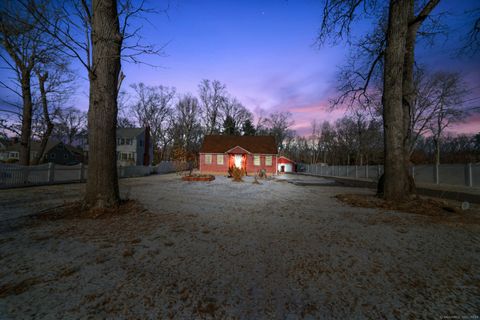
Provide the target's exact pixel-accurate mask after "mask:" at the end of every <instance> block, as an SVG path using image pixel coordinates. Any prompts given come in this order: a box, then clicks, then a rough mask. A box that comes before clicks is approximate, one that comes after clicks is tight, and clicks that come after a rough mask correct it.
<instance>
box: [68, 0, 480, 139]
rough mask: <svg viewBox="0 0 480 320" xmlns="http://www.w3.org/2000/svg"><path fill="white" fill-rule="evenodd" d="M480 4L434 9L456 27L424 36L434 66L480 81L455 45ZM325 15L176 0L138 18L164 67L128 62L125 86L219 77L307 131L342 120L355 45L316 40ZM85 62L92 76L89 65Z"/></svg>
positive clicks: (318, 4) (450, 2) (286, 6)
mask: <svg viewBox="0 0 480 320" xmlns="http://www.w3.org/2000/svg"><path fill="white" fill-rule="evenodd" d="M165 3H167V2H166V1H153V0H150V2H147V6H150V7H153V8H156V9H158V10H161V9H164V8H165ZM479 5H480V4H479V2H478V1H476V0H463V1H455V0H442V2H441V5H440V6H439V7H438V8H437V9H436V10H435V12H434V13H437V14H438V13H440V12H449V15H448V16H446V17H445V18H444V19H443V21H444V22H445V23H446V24H447V25H448V26H449V28H450V34H449V36H448V37H439V38H438V39H437V41H436V43H435V45H434V46H433V47H426V46H425V45H423V44H421V45H420V46H419V47H418V50H417V53H418V60H419V61H420V62H422V63H426V64H428V65H429V66H430V67H431V68H432V69H438V70H450V71H460V72H462V74H463V75H464V76H465V79H466V80H467V81H468V82H469V83H470V84H480V59H479V55H478V54H477V55H476V56H474V57H461V58H459V57H455V56H453V51H452V50H453V49H455V48H457V47H458V46H459V45H460V40H459V39H460V36H461V35H462V34H465V32H466V27H467V26H468V27H469V26H470V24H469V21H467V20H466V18H465V15H464V14H463V13H464V11H465V10H466V9H468V8H473V7H475V6H477V7H478V6H479ZM321 19H322V1H319V0H289V1H286V0H257V1H252V0H205V1H198V0H170V2H169V8H168V11H167V14H163V13H160V14H156V15H150V16H149V17H148V22H146V21H144V20H140V21H137V22H139V23H141V24H143V29H142V31H141V34H142V36H143V38H144V41H145V42H146V43H150V44H154V45H156V46H157V47H162V46H165V50H164V51H165V56H163V57H158V56H147V57H144V60H145V62H147V63H148V64H152V65H156V66H158V67H156V68H153V67H150V66H148V65H145V64H137V65H135V64H126V63H124V64H123V71H124V73H125V74H126V79H125V80H124V83H123V88H128V86H129V85H130V84H132V83H136V82H144V83H146V84H148V85H166V86H174V87H176V88H177V91H178V92H179V93H187V92H190V93H193V94H196V93H197V86H198V84H199V82H200V81H201V80H202V79H211V80H213V79H216V80H219V81H221V82H223V83H225V84H226V85H227V89H228V91H229V92H230V93H231V94H232V95H233V96H236V97H237V98H238V99H239V100H240V101H241V102H242V103H243V104H244V105H245V106H246V107H247V108H249V109H250V110H251V111H252V112H254V113H255V112H258V111H259V110H260V109H262V110H264V111H265V112H267V113H268V112H271V111H277V110H279V111H286V110H288V111H290V112H292V114H293V117H294V120H295V127H294V128H295V129H296V130H297V131H298V133H300V134H306V133H308V130H309V126H310V122H311V120H313V119H317V120H319V121H323V120H330V121H334V120H335V119H337V118H338V117H340V116H342V115H343V111H342V110H333V111H331V110H330V109H329V108H328V99H329V98H332V97H334V96H335V94H336V93H335V85H336V73H337V71H338V67H339V66H341V65H342V64H343V63H344V62H345V58H346V57H347V54H348V48H347V47H346V45H345V44H339V45H336V46H323V47H322V48H318V47H317V46H315V38H316V35H317V32H318V30H319V26H320V23H321ZM369 28H370V24H369V22H368V21H367V22H363V23H359V24H357V25H356V27H355V32H356V34H357V35H359V34H362V33H363V32H364V31H366V30H368V29H369ZM76 65H77V64H75V63H74V66H76ZM77 68H78V73H79V75H82V76H83V77H85V76H86V74H85V71H84V70H83V69H81V67H77ZM78 85H79V90H78V94H77V96H76V98H75V99H74V101H73V104H74V105H76V106H77V107H79V108H81V109H83V110H87V108H88V98H87V93H88V83H87V82H86V81H82V80H79V83H78ZM476 96H477V97H478V96H480V91H478V90H477V92H476ZM477 102H478V101H477ZM471 120H472V121H474V122H472V121H470V124H469V123H465V124H461V125H460V126H457V127H454V128H453V129H454V130H455V131H457V132H463V131H472V130H475V127H472V123H476V124H478V127H480V118H479V117H472V118H471ZM477 120H478V122H476V121H477ZM476 130H477V131H478V128H477V129H476Z"/></svg>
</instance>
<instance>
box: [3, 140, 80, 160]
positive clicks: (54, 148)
mask: <svg viewBox="0 0 480 320" xmlns="http://www.w3.org/2000/svg"><path fill="white" fill-rule="evenodd" d="M39 152H40V142H38V141H32V142H31V143H30V161H32V160H33V159H34V158H35V157H36V156H37V155H38V153H39ZM5 153H6V154H7V156H6V159H5V161H18V160H19V158H20V143H19V142H17V143H14V144H12V145H11V146H9V147H7V148H6V150H5ZM82 160H83V156H82V150H80V149H77V148H75V147H72V146H69V145H66V144H64V143H63V142H60V141H55V140H52V139H50V140H49V141H48V142H47V146H46V147H45V152H44V156H43V158H42V159H41V160H40V163H47V162H53V163H56V164H62V165H75V164H78V163H80V162H82Z"/></svg>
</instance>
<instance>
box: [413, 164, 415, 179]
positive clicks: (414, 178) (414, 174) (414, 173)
mask: <svg viewBox="0 0 480 320" xmlns="http://www.w3.org/2000/svg"><path fill="white" fill-rule="evenodd" d="M412 179H413V180H415V166H412Z"/></svg>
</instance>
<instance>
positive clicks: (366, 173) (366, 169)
mask: <svg viewBox="0 0 480 320" xmlns="http://www.w3.org/2000/svg"><path fill="white" fill-rule="evenodd" d="M365 178H366V179H368V163H367V164H366V165H365Z"/></svg>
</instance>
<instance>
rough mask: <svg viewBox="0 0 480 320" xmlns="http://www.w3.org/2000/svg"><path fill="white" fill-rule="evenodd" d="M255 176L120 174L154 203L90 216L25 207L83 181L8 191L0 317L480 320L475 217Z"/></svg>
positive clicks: (3, 209) (309, 181)
mask: <svg viewBox="0 0 480 320" xmlns="http://www.w3.org/2000/svg"><path fill="white" fill-rule="evenodd" d="M252 181H253V179H252V178H251V177H247V178H246V179H245V182H243V183H234V182H232V181H230V179H227V178H224V177H217V179H216V180H214V181H212V182H208V183H206V182H184V181H181V180H180V178H179V176H177V175H175V174H169V175H156V176H150V177H144V178H134V179H125V180H122V181H121V192H122V195H123V196H124V197H129V198H132V199H136V200H138V201H139V202H140V203H141V204H142V205H143V206H144V207H145V208H146V209H147V210H148V211H137V212H134V213H131V214H124V215H118V216H114V217H109V218H104V219H96V220H92V219H61V220H38V219H34V218H33V217H32V216H30V215H32V214H34V213H35V212H38V211H40V210H43V209H46V208H49V207H52V206H57V205H60V204H62V203H63V202H64V201H72V200H75V199H79V198H80V197H81V195H82V193H83V190H84V185H83V184H72V185H61V186H45V187H37V188H28V189H15V190H2V191H0V223H1V224H2V227H1V228H0V318H2V319H3V318H5V319H28V318H46V319H74V318H75V319H76V318H88V317H91V318H115V319H127V318H128V319H130V318H149V319H157V318H158V319H163V318H174V319H193V318H216V319H220V318H240V319H272V318H274V319H298V318H305V319H318V318H329V319H330V318H338V319H346V318H382V317H386V318H399V319H403V318H410V317H413V318H441V317H452V316H458V317H462V316H464V317H473V316H480V312H479V308H478V306H479V305H480V273H479V272H478V270H479V269H480V236H479V235H480V233H479V231H480V226H479V225H477V224H462V223H451V222H446V221H442V220H441V219H433V218H432V217H428V216H423V215H414V214H407V213H398V212H384V211H380V210H375V209H360V208H352V207H349V206H347V205H344V204H342V203H340V202H338V201H337V200H336V199H335V198H334V196H335V195H336V194H339V193H365V194H370V193H371V191H370V190H366V189H358V188H357V189H351V188H344V187H340V186H336V185H334V184H332V183H331V182H330V181H329V180H325V179H320V178H315V177H299V176H293V175H286V176H282V177H280V178H279V179H272V180H268V181H265V180H260V183H261V184H260V185H258V184H253V183H252ZM299 181H300V182H303V183H298V182H299ZM289 182H297V184H294V183H289ZM22 217H23V218H22Z"/></svg>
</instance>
